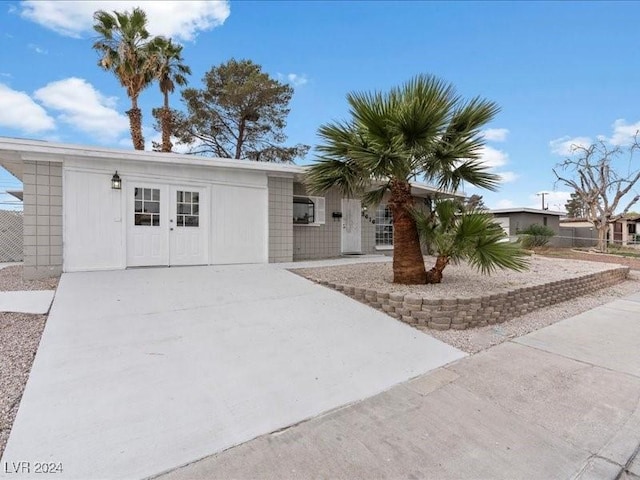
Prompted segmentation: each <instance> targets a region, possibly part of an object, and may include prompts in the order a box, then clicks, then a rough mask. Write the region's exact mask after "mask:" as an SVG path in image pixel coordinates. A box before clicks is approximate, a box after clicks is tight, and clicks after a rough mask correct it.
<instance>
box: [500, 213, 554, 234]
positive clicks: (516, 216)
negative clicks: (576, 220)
mask: <svg viewBox="0 0 640 480" xmlns="http://www.w3.org/2000/svg"><path fill="white" fill-rule="evenodd" d="M494 217H496V218H509V235H510V236H515V235H517V234H518V231H520V230H524V229H526V228H527V227H529V226H531V225H534V224H537V225H544V218H545V217H546V219H547V226H548V227H549V228H550V229H552V230H553V231H554V232H555V233H556V235H558V234H559V233H560V217H559V216H558V215H543V214H541V213H540V214H539V213H528V212H519V213H494Z"/></svg>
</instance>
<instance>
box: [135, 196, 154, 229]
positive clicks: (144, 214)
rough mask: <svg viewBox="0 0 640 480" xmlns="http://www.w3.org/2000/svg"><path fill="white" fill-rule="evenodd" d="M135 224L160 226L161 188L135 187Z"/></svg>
mask: <svg viewBox="0 0 640 480" xmlns="http://www.w3.org/2000/svg"><path fill="white" fill-rule="evenodd" d="M133 195H134V199H135V201H134V205H133V210H134V216H133V224H134V225H138V226H149V227H150V226H153V227H159V226H160V189H158V188H135V189H134V194H133Z"/></svg>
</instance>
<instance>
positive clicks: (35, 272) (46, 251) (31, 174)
mask: <svg viewBox="0 0 640 480" xmlns="http://www.w3.org/2000/svg"><path fill="white" fill-rule="evenodd" d="M22 183H23V190H24V197H23V198H24V202H23V204H24V278H25V279H35V278H46V277H56V276H59V275H60V274H61V273H62V164H61V163H51V162H37V161H25V162H24V171H23V175H22Z"/></svg>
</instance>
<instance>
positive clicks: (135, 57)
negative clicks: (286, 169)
mask: <svg viewBox="0 0 640 480" xmlns="http://www.w3.org/2000/svg"><path fill="white" fill-rule="evenodd" d="M93 19H94V25H93V29H94V30H95V31H96V32H98V34H99V35H100V37H101V38H100V39H99V40H97V41H96V42H95V43H94V44H93V48H94V49H95V50H97V51H98V52H99V53H100V60H99V61H98V65H99V66H100V67H102V68H103V69H105V70H107V71H110V72H113V73H114V75H115V76H116V77H117V78H118V80H119V81H120V84H121V85H122V86H123V87H124V88H125V89H126V91H127V95H128V96H129V98H130V99H131V108H130V109H129V110H128V111H127V115H128V116H129V126H130V129H131V139H132V141H133V147H134V148H135V149H136V150H144V137H143V135H142V112H141V111H140V109H139V108H138V97H139V96H140V93H141V92H142V90H144V89H145V88H146V87H147V86H148V85H149V84H150V83H151V81H152V80H153V71H152V69H151V63H150V59H149V51H148V45H149V40H148V39H149V32H148V31H147V15H146V14H145V12H144V11H143V10H141V9H140V8H134V9H133V11H132V12H131V13H128V12H124V13H121V12H113V14H111V13H108V12H105V11H104V10H98V11H97V12H95V13H94V14H93Z"/></svg>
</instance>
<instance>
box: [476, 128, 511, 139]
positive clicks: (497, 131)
mask: <svg viewBox="0 0 640 480" xmlns="http://www.w3.org/2000/svg"><path fill="white" fill-rule="evenodd" d="M482 135H483V136H484V139H485V140H487V141H489V142H504V141H506V140H507V135H509V130H508V129H506V128H488V129H486V130H484V131H483V132H482Z"/></svg>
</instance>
